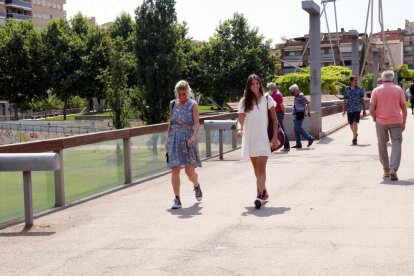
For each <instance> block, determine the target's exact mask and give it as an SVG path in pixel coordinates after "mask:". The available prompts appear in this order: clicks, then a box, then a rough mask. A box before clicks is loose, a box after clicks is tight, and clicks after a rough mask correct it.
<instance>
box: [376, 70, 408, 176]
mask: <svg viewBox="0 0 414 276" xmlns="http://www.w3.org/2000/svg"><path fill="white" fill-rule="evenodd" d="M382 80H383V81H384V84H383V85H381V86H379V87H377V88H375V89H374V91H373V92H372V95H371V105H370V108H369V111H370V113H371V116H372V119H373V120H374V122H375V125H376V129H377V139H378V152H379V159H380V162H381V164H382V167H383V169H384V177H391V180H398V176H397V171H398V168H399V167H400V161H401V143H402V132H403V131H404V129H405V121H406V119H407V107H406V106H405V95H404V91H403V90H402V89H401V87H399V86H397V85H394V83H393V82H394V72H393V71H389V70H388V71H385V72H384V73H382ZM389 137H391V143H392V146H391V158H390V159H388V151H387V141H388V139H389Z"/></svg>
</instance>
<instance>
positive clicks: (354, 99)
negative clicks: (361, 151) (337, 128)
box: [342, 75, 383, 145]
mask: <svg viewBox="0 0 414 276" xmlns="http://www.w3.org/2000/svg"><path fill="white" fill-rule="evenodd" d="M350 80H351V85H350V86H347V87H346V88H345V91H344V100H343V102H342V115H343V116H345V112H346V113H347V116H348V123H349V127H350V128H351V130H352V145H357V144H358V124H359V120H360V118H361V109H362V110H363V113H362V116H363V117H365V116H366V115H367V112H366V109H365V97H364V91H363V90H362V88H361V87H359V86H358V77H357V76H355V75H352V76H351V77H350ZM382 81H383V79H382Z"/></svg>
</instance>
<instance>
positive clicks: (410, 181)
mask: <svg viewBox="0 0 414 276" xmlns="http://www.w3.org/2000/svg"><path fill="white" fill-rule="evenodd" d="M380 183H381V184H385V185H400V186H411V185H414V179H406V180H391V179H389V178H386V179H384V180H383V181H382V182H380Z"/></svg>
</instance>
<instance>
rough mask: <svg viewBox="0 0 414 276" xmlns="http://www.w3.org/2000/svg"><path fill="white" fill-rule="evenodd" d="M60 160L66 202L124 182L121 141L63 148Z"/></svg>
mask: <svg viewBox="0 0 414 276" xmlns="http://www.w3.org/2000/svg"><path fill="white" fill-rule="evenodd" d="M63 163H64V165H63V166H64V180H65V198H66V202H71V201H75V200H78V199H81V198H83V197H87V196H90V195H93V194H96V193H99V192H102V191H105V190H108V189H111V188H114V187H116V186H119V185H122V184H123V183H124V181H125V180H124V150H123V141H122V140H114V141H107V142H101V143H96V144H90V145H84V146H80V147H74V148H69V149H65V150H64V153H63Z"/></svg>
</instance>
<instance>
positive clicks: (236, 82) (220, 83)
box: [200, 13, 276, 104]
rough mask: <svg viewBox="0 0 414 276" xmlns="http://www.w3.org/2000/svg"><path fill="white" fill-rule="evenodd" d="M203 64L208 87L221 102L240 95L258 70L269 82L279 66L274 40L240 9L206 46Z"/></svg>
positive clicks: (203, 52)
mask: <svg viewBox="0 0 414 276" xmlns="http://www.w3.org/2000/svg"><path fill="white" fill-rule="evenodd" d="M200 64H201V66H202V68H203V69H202V70H203V74H204V75H203V78H204V80H205V83H204V91H205V92H206V93H207V94H208V95H209V96H211V97H213V98H214V100H215V101H216V102H218V103H219V104H223V103H224V102H226V101H233V100H238V99H240V97H241V96H242V95H243V89H244V88H245V85H246V79H247V77H248V75H250V74H252V73H255V74H257V75H259V76H260V77H261V78H262V80H263V82H265V83H266V82H267V81H269V80H270V79H272V78H273V76H274V74H275V70H276V58H275V57H274V56H273V55H272V54H271V51H270V40H267V41H264V37H263V36H262V35H259V34H258V30H257V29H256V28H253V29H250V26H249V24H248V22H247V20H246V19H245V18H244V16H243V15H241V14H238V13H235V14H234V15H233V18H232V19H230V20H226V21H224V22H223V23H222V24H220V25H219V26H218V28H217V30H216V33H215V34H214V36H213V37H212V38H211V39H210V41H209V42H208V43H206V44H205V45H204V47H203V48H202V61H201V63H200Z"/></svg>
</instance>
